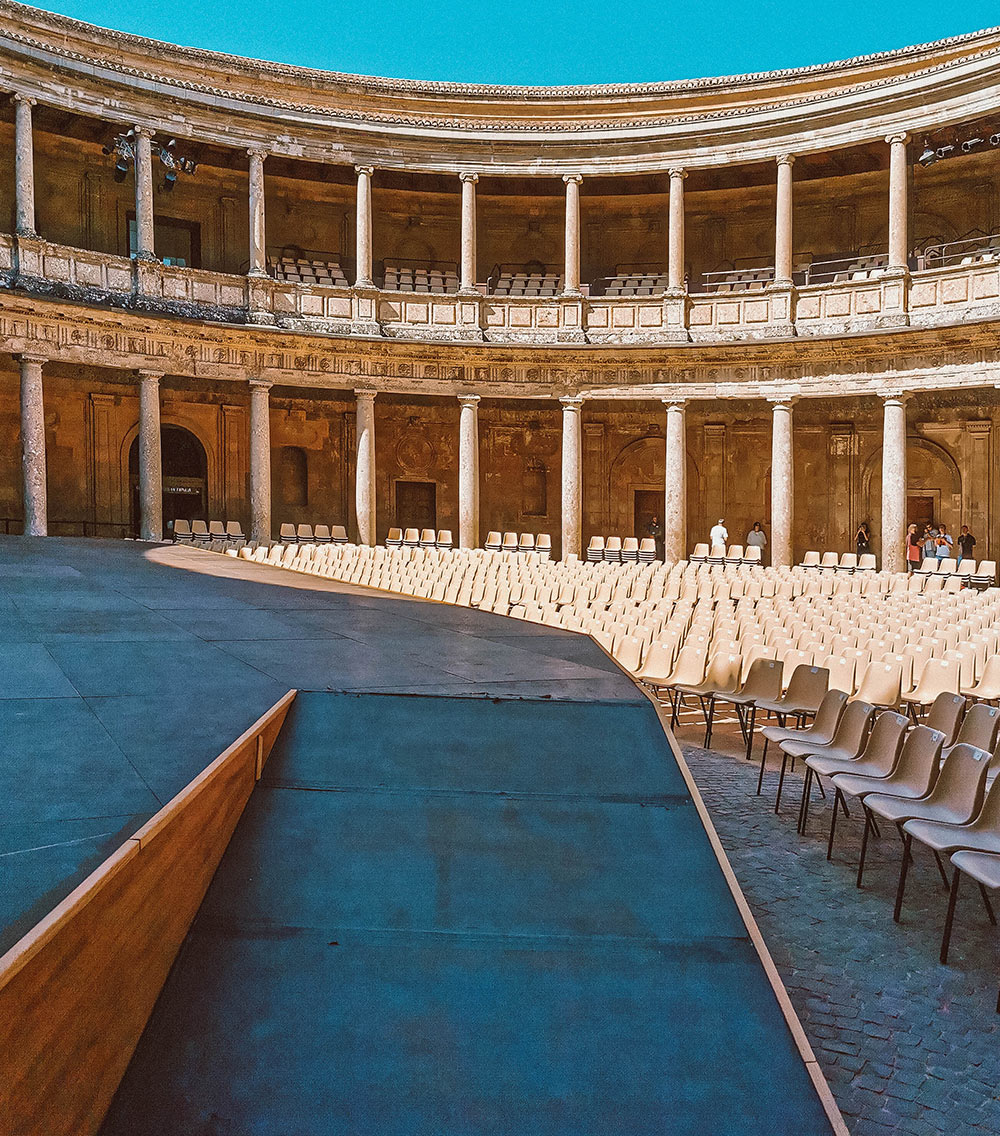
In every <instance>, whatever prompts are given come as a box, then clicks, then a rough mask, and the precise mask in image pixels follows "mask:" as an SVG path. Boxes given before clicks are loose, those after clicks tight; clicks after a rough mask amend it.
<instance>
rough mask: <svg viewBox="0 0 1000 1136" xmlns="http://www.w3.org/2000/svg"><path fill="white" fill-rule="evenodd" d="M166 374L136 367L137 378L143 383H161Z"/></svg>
mask: <svg viewBox="0 0 1000 1136" xmlns="http://www.w3.org/2000/svg"><path fill="white" fill-rule="evenodd" d="M164 374H165V372H163V371H147V370H146V369H145V367H136V369H135V377H136V378H137V379H138V380H139V382H141V383H146V382H151V381H152V382H157V383H158V382H159V381H160V379H162V378H163V376H164Z"/></svg>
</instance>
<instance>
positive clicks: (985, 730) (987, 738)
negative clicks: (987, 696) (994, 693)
mask: <svg viewBox="0 0 1000 1136" xmlns="http://www.w3.org/2000/svg"><path fill="white" fill-rule="evenodd" d="M998 738H1000V709H998V708H997V707H996V706H988V705H987V704H986V703H985V702H977V703H976V704H975V706H971V707H970V708H969V712H968V713H967V714H966V715H965V717H964V718H963V719H962V726H961V729H960V730H959V731H958V736H957V737H956V738H955V741H954V744H955V745H971V746H975V747H976V749H985V750H987V751H988V752H989V753H992V752H993V751H994V750H995V749H996V748H997V740H998ZM945 744H946V745H947V743H945Z"/></svg>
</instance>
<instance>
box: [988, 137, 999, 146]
mask: <svg viewBox="0 0 1000 1136" xmlns="http://www.w3.org/2000/svg"><path fill="white" fill-rule="evenodd" d="M990 145H991V146H1000V134H991V135H990Z"/></svg>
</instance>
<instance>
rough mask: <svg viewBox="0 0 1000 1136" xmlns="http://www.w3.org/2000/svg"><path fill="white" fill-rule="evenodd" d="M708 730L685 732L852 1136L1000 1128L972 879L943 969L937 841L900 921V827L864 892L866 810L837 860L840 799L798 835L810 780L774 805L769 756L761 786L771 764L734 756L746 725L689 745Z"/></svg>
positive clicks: (998, 1035) (843, 833)
mask: <svg viewBox="0 0 1000 1136" xmlns="http://www.w3.org/2000/svg"><path fill="white" fill-rule="evenodd" d="M685 716H686V715H685ZM690 721H691V722H692V723H693V718H692V719H690ZM699 735H700V730H698V729H697V728H694V727H693V725H692V726H689V727H687V728H685V727H684V726H682V727H681V728H680V729H679V730H678V740H679V741H680V742H681V745H682V747H683V749H684V753H685V755H686V757H687V760H688V763H689V765H690V767H691V771H692V773H693V775H694V778H695V780H696V782H697V784H698V787H699V788H700V790H701V792H702V795H703V796H704V799H705V803H706V805H707V807H708V810H709V812H710V813H711V816H712V819H713V821H714V823H715V826H716V828H717V830H718V832H719V837H720V839H721V840H722V843H723V845H724V846H725V849H726V852H727V854H728V855H729V859H730V861H731V862H732V865H733V869H734V871H735V872H736V876H737V878H738V880H739V882H740V886H741V887H742V889H743V892H744V894H745V896H746V898H747V901H748V902H749V904H750V907H751V908H752V910H753V912H754V915H755V917H756V919H757V921H758V923H759V924H760V928H761V931H762V933H763V935H764V938H765V940H766V941H767V943H768V946H769V948H770V950H771V954H772V955H773V957H774V961H775V963H776V965H777V967H778V970H779V971H780V972H781V976H782V978H783V979H784V982H785V985H786V986H787V987H788V991H789V994H790V996H791V999H792V1002H793V1003H794V1005H795V1009H796V1011H797V1013H798V1015H799V1017H800V1019H801V1020H802V1023H803V1026H804V1027H805V1030H806V1033H807V1034H808V1035H809V1039H810V1041H811V1042H812V1045H813V1048H814V1049H815V1051H816V1054H817V1057H818V1059H819V1061H820V1064H821V1065H822V1067H823V1069H824V1072H825V1073H826V1076H827V1078H828V1080H829V1082H830V1087H831V1088H832V1090H833V1092H834V1094H835V1096H836V1098H837V1103H838V1104H839V1105H840V1108H841V1110H842V1112H843V1113H844V1116H845V1119H846V1121H847V1124H848V1126H849V1128H850V1130H851V1133H852V1136H889V1134H890V1133H893V1134H895V1133H906V1134H913V1136H932V1134H933V1133H941V1132H943V1133H948V1134H949V1136H965V1134H966V1133H970V1134H974V1133H987V1132H988V1133H993V1134H997V1133H1000V1015H998V1014H997V1013H996V1012H995V1006H996V998H997V985H998V983H1000V965H998V960H1000V935H998V933H997V929H996V928H994V927H991V926H990V925H989V924H988V922H987V918H986V913H985V910H984V908H983V905H982V903H981V901H980V898H979V896H978V894H977V892H976V890H975V886H974V885H973V884H971V883H970V882H968V881H966V883H967V886H966V887H965V889H964V892H963V893H962V894H961V895H960V896H959V906H958V915H957V918H956V922H955V933H954V937H953V939H952V947H951V955H950V962H949V965H948V966H941V965H940V964H939V963H938V951H939V948H940V936H941V928H942V925H943V921H944V915H945V908H946V903H947V893H946V891H945V890H944V887H943V885H942V883H941V878H940V876H939V875H938V872H937V869H936V867H935V865H934V860H933V858H932V857H931V855H930V854H929V853H926V852H925V853H924V854H923V855H921V854H920V852H919V851H918V852H917V854H916V860H915V864H914V865H913V867H912V869H911V872H910V876H909V880H908V884H907V902H906V905H905V906H904V909H903V921H902V923H901V924H900V925H898V926H897V925H896V924H895V923H893V921H892V907H893V900H894V896H895V890H896V882H897V880H898V873H899V860H900V857H899V853H900V844H899V841H898V838H897V837H896V835H895V833H891V834H890V833H888V832H885V830H884V829H883V836H882V839H881V840H880V841H877V842H874V843H873V844H871V845H870V847H869V856H868V861H867V864H866V867H865V887H864V890H863V891H858V890H857V889H856V888H855V873H856V868H857V863H858V852H859V850H860V844H861V839H860V837H861V827H862V826H861V824H860V823H859V822H858V819H857V816H858V814H859V811H860V810H858V809H857V808H852V809H851V812H852V818H851V820H849V821H844V822H843V823H838V828H837V832H838V839H837V846H836V848H835V850H834V859H833V861H832V862H831V863H828V862H827V860H826V838H827V834H828V832H829V822H830V812H829V801H825V802H824V801H820V800H819V799H817V802H816V804H815V806H814V809H813V812H812V813H811V815H810V832H809V834H808V835H807V836H806V837H804V838H803V837H800V836H798V834H797V833H796V831H795V820H796V813H797V811H798V803H799V800H800V798H801V788H802V782H801V779H800V778H799V776H798V775H797V774H796V775H793V776H792V777H791V778H790V779H786V782H785V792H786V795H785V796H784V799H783V801H782V809H783V812H782V814H781V815H780V816H775V813H774V793H775V788H776V785H777V773H776V771H772V769H771V765H770V757H771V754H770V753H769V754H768V757H769V763H768V768H769V772H768V773H767V775H766V776H765V779H764V793H763V795H762V796H760V797H758V796H756V795H755V791H756V787H757V771H758V768H759V762H758V761H757V760H755V761H754V762H753V763H752V764H751V763H749V762H747V761H746V760H745V759H744V758H743V756H742V755H739V754H738V753H737V750H738V744H739V735H738V732H737V731H736V729H735V727H733V726H729V727H727V728H724V730H723V731H721V732H717V733H716V735H715V737H714V738H713V743H714V744H715V745H717V746H718V747H719V750H721V751H728V752H719V751H718V750H705V749H702V748H700V747H699V746H697V745H692V744H690V743H691V742H694V741H696V740H700V738H699ZM755 753H759V750H757V751H755Z"/></svg>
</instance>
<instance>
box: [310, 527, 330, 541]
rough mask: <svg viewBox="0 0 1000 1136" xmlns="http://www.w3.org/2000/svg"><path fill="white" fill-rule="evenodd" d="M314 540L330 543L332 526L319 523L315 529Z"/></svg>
mask: <svg viewBox="0 0 1000 1136" xmlns="http://www.w3.org/2000/svg"><path fill="white" fill-rule="evenodd" d="M313 541H314V543H316V544H329V543H330V527H329V525H317V526H316V527H315V528H314V529H313Z"/></svg>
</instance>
